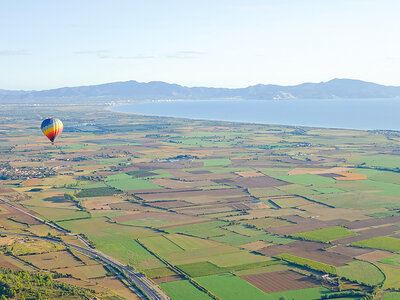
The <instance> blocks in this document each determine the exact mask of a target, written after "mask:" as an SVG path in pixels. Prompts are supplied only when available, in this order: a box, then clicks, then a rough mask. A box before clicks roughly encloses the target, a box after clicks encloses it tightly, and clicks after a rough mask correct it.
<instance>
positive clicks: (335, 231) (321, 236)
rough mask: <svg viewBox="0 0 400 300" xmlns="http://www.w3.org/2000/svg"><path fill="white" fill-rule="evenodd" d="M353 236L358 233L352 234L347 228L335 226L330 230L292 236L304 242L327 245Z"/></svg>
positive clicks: (324, 229) (318, 230) (325, 229)
mask: <svg viewBox="0 0 400 300" xmlns="http://www.w3.org/2000/svg"><path fill="white" fill-rule="evenodd" d="M353 235H356V233H354V232H351V231H350V230H348V229H347V228H344V227H340V226H334V227H329V228H323V229H317V230H312V231H306V232H301V233H295V234H292V236H293V237H297V238H301V239H303V240H309V241H317V242H325V243H327V242H330V241H333V240H337V239H340V238H344V237H349V236H353Z"/></svg>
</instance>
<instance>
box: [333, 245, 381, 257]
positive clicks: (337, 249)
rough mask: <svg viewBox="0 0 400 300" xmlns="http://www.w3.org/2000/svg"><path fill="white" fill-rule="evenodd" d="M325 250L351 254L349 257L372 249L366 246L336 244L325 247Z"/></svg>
mask: <svg viewBox="0 0 400 300" xmlns="http://www.w3.org/2000/svg"><path fill="white" fill-rule="evenodd" d="M326 251H328V252H334V253H339V254H343V255H347V256H351V257H356V256H358V255H362V254H366V253H370V252H372V251H374V250H372V249H367V248H356V247H350V246H343V245H337V246H333V247H330V248H327V249H326Z"/></svg>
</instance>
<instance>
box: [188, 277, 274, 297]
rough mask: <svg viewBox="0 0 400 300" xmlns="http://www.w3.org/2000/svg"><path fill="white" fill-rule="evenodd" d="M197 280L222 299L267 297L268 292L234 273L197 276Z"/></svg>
mask: <svg viewBox="0 0 400 300" xmlns="http://www.w3.org/2000/svg"><path fill="white" fill-rule="evenodd" d="M195 280H196V281H197V282H198V283H200V284H201V285H202V286H204V287H205V288H206V289H208V290H210V291H211V292H212V293H213V294H214V295H216V296H217V297H219V298H220V299H227V300H228V299H238V300H240V299H244V300H248V299H252V300H253V299H254V300H256V299H265V296H266V294H265V293H264V292H263V291H261V290H259V289H258V288H256V287H255V286H253V285H251V284H250V283H248V282H247V281H245V280H243V279H241V278H240V277H237V276H235V275H232V274H218V275H210V276H204V277H196V278H195Z"/></svg>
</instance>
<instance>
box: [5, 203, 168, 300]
mask: <svg viewBox="0 0 400 300" xmlns="http://www.w3.org/2000/svg"><path fill="white" fill-rule="evenodd" d="M0 201H1V202H3V203H5V204H7V205H9V206H11V207H12V208H14V209H17V210H18V211H20V212H22V213H24V214H26V215H29V216H30V217H32V218H34V219H35V220H37V221H39V222H41V223H44V224H46V225H48V226H50V227H52V228H54V229H56V230H58V231H61V232H63V233H65V234H69V235H72V236H74V237H76V238H77V239H79V241H81V242H82V243H83V245H85V247H81V246H77V245H74V244H70V243H66V242H64V241H61V240H58V239H55V238H52V237H45V236H38V235H33V234H23V233H11V232H6V231H1V232H0V234H6V235H17V236H23V237H30V238H36V239H42V240H47V241H51V242H54V243H59V244H63V245H65V246H68V247H69V248H70V249H73V250H75V251H78V252H81V253H84V254H86V255H88V256H90V257H92V258H94V259H98V260H100V261H102V262H103V264H105V265H110V266H112V267H113V268H115V269H117V270H119V271H120V272H121V271H123V272H121V273H124V274H125V275H126V276H127V279H128V281H130V284H131V285H132V286H131V288H132V289H133V290H135V291H136V293H137V294H138V295H139V296H140V297H141V298H143V299H151V300H153V299H154V300H168V299H170V298H169V297H168V296H167V295H166V294H165V293H164V292H163V291H162V290H161V289H160V288H159V287H158V286H157V285H156V284H154V283H153V282H151V281H150V280H149V279H148V278H146V277H145V276H144V275H143V274H141V273H139V272H137V271H136V270H134V269H132V268H130V267H128V266H126V265H124V264H123V263H121V262H119V261H118V260H116V259H115V258H112V257H110V256H108V255H106V254H104V253H103V252H101V251H99V250H97V249H93V248H91V247H90V246H89V245H88V244H87V243H86V241H84V240H83V239H82V238H81V237H80V236H78V235H77V234H72V233H70V232H67V231H66V230H65V229H63V228H60V227H58V226H57V225H55V224H52V223H49V222H46V221H45V220H42V219H40V218H38V217H36V216H34V215H32V214H31V213H29V212H27V211H25V210H23V209H21V208H19V207H17V206H15V205H13V204H11V203H9V202H7V201H4V200H2V199H0ZM136 287H138V288H139V289H140V291H138V289H137V288H136ZM143 294H144V295H143Z"/></svg>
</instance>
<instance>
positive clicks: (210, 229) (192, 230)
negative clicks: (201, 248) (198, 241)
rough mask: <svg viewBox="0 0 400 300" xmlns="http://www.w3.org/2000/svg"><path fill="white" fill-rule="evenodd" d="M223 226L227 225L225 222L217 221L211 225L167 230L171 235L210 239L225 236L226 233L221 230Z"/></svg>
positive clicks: (195, 225)
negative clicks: (177, 234) (182, 234)
mask: <svg viewBox="0 0 400 300" xmlns="http://www.w3.org/2000/svg"><path fill="white" fill-rule="evenodd" d="M223 225H225V222H221V221H215V222H209V223H201V224H194V225H185V226H177V227H171V228H167V229H166V231H167V232H169V233H185V234H188V235H193V236H198V237H203V238H208V237H212V236H218V235H223V234H225V233H226V231H225V230H223V229H221V228H220V226H223Z"/></svg>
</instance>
